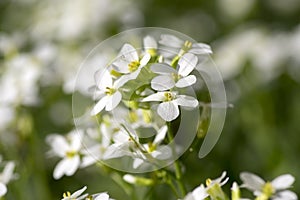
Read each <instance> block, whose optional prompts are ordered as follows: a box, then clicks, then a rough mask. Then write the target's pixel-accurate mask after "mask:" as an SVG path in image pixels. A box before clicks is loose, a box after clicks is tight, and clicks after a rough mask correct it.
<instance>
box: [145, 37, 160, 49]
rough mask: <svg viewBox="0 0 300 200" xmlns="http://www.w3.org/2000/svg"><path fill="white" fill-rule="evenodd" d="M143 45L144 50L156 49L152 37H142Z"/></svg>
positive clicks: (155, 43)
mask: <svg viewBox="0 0 300 200" xmlns="http://www.w3.org/2000/svg"><path fill="white" fill-rule="evenodd" d="M143 43H144V48H145V49H157V42H156V41H155V39H154V38H153V37H151V36H149V35H147V36H146V37H144V40H143Z"/></svg>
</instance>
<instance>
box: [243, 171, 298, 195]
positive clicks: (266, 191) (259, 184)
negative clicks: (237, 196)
mask: <svg viewBox="0 0 300 200" xmlns="http://www.w3.org/2000/svg"><path fill="white" fill-rule="evenodd" d="M240 178H241V180H242V181H243V184H242V186H241V187H245V188H247V189H249V190H251V191H253V193H254V195H255V196H257V197H260V198H262V197H264V198H266V199H269V198H271V199H272V200H287V199H289V200H297V199H298V198H297V195H296V194H295V193H294V192H292V191H290V190H287V189H288V188H290V187H291V186H292V184H293V183H294V181H295V178H294V177H293V176H291V175H290V174H284V175H281V176H278V177H277V178H275V179H274V180H272V181H271V182H265V181H264V180H263V179H262V178H260V177H259V176H257V175H255V174H252V173H249V172H243V173H241V175H240ZM264 198H262V199H264Z"/></svg>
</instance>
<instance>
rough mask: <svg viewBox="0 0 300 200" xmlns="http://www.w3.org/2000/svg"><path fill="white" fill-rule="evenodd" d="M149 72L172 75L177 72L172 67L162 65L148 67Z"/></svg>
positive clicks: (156, 64)
mask: <svg viewBox="0 0 300 200" xmlns="http://www.w3.org/2000/svg"><path fill="white" fill-rule="evenodd" d="M150 69H151V71H152V72H154V73H157V74H165V75H167V74H172V73H176V74H177V71H176V70H175V69H173V68H172V67H170V66H169V65H167V64H163V63H155V64H153V65H151V67H150Z"/></svg>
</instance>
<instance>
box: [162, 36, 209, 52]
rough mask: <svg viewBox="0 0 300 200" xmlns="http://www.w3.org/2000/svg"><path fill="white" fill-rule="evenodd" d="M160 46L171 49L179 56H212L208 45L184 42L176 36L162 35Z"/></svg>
mask: <svg viewBox="0 0 300 200" xmlns="http://www.w3.org/2000/svg"><path fill="white" fill-rule="evenodd" d="M159 43H160V44H162V45H165V46H167V47H170V48H172V49H173V51H175V52H176V53H177V54H178V55H179V56H182V55H184V54H185V53H187V52H189V53H193V54H196V55H202V54H211V53H212V51H211V48H210V46H209V45H207V44H203V43H194V44H193V43H192V42H191V41H188V40H187V41H183V40H181V39H179V38H177V37H176V36H174V35H169V34H163V35H161V40H160V41H159Z"/></svg>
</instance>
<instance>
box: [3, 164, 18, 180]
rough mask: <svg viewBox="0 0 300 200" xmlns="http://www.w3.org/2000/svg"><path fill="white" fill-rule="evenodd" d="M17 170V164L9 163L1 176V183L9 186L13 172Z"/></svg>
mask: <svg viewBox="0 0 300 200" xmlns="http://www.w3.org/2000/svg"><path fill="white" fill-rule="evenodd" d="M14 169H15V163H14V162H12V161H10V162H8V163H7V164H6V165H5V167H4V169H3V172H2V174H1V175H2V176H1V182H2V183H4V184H7V183H8V182H9V181H10V180H11V179H12V177H13V172H14Z"/></svg>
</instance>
